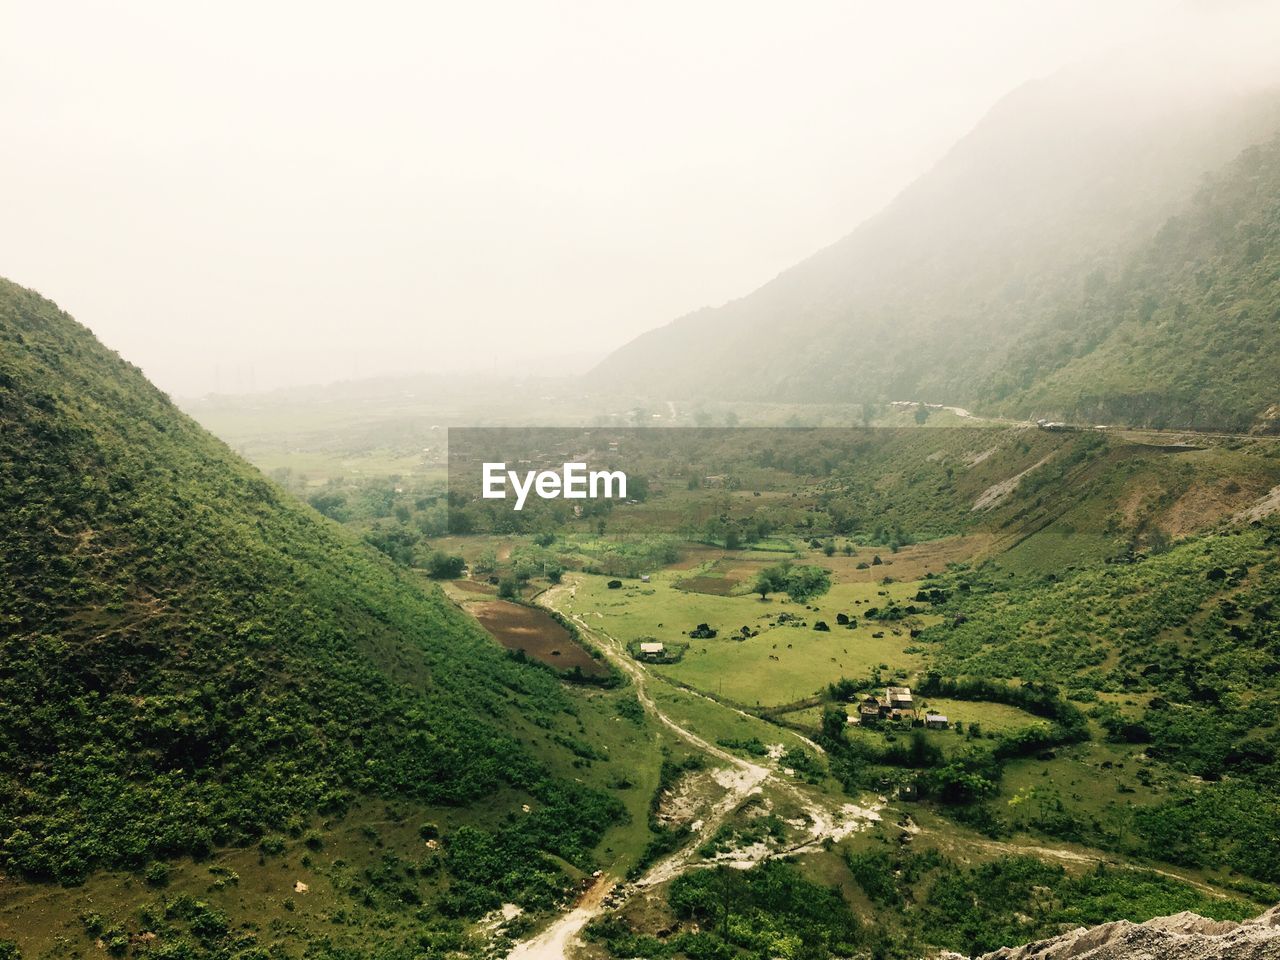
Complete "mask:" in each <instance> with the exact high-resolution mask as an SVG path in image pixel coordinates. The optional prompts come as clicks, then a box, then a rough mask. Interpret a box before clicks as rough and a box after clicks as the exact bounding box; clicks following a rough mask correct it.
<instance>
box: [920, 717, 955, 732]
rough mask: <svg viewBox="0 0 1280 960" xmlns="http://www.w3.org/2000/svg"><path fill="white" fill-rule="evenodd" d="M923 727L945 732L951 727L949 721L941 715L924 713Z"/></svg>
mask: <svg viewBox="0 0 1280 960" xmlns="http://www.w3.org/2000/svg"><path fill="white" fill-rule="evenodd" d="M924 725H925V726H926V727H928V728H929V729H930V730H945V729H947V727H949V726H950V725H951V721H949V720H948V719H947V718H946V715H945V714H941V713H926V714H925V715H924Z"/></svg>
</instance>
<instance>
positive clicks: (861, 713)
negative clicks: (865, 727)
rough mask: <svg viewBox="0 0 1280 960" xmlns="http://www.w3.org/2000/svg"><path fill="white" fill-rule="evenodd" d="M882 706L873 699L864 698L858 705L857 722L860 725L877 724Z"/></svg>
mask: <svg viewBox="0 0 1280 960" xmlns="http://www.w3.org/2000/svg"><path fill="white" fill-rule="evenodd" d="M881 706H882V704H881V703H880V701H879V700H877V699H876V698H875V697H866V698H864V699H863V701H862V702H861V703H860V704H858V721H859V722H860V723H878V722H879V720H880V709H881Z"/></svg>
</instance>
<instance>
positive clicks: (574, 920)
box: [507, 580, 879, 960]
mask: <svg viewBox="0 0 1280 960" xmlns="http://www.w3.org/2000/svg"><path fill="white" fill-rule="evenodd" d="M576 590H577V586H576V584H575V583H573V582H571V581H568V580H566V582H565V583H562V584H559V585H558V586H555V587H552V588H551V589H549V590H546V591H544V592H543V593H542V594H540V595H539V596H538V597H537V602H538V603H540V604H542V605H543V606H545V607H548V608H549V609H552V610H555V611H557V612H559V613H561V614H562V615H564V616H567V617H569V618H570V619H571V620H572V621H573V622H574V623H575V624H576V625H577V627H578V628H579V629H580V630H582V631H583V633H584V634H585V635H586V636H587V637H588V638H590V639H591V640H592V641H593V642H594V643H595V644H596V646H598V647H599V648H600V650H601V651H602V652H603V653H604V655H605V656H606V657H608V658H609V661H610V663H612V664H613V665H614V666H615V667H617V668H618V669H619V670H621V671H622V672H623V673H625V674H626V675H627V676H628V677H630V678H631V681H632V683H633V685H634V686H635V691H636V696H637V697H638V698H639V700H640V703H641V704H642V705H643V706H644V708H645V710H647V711H648V712H649V713H650V714H652V715H653V716H654V718H655V719H657V720H658V722H659V723H661V724H662V725H663V726H665V727H666V728H667V729H669V730H671V731H672V732H673V733H675V734H676V735H677V736H679V737H680V738H682V739H683V740H685V741H686V742H688V743H689V744H691V745H692V746H694V747H696V748H697V749H699V750H701V751H702V752H704V753H706V754H708V755H709V756H711V757H713V758H715V759H716V760H718V761H720V762H721V763H723V764H724V765H725V769H724V770H723V771H721V774H720V776H719V777H717V782H718V783H719V784H720V786H722V787H723V788H724V789H725V794H724V796H723V797H721V798H720V799H719V800H718V801H716V803H715V804H714V805H713V806H712V808H711V810H710V811H708V812H707V814H706V815H705V816H704V817H703V818H702V826H701V829H700V830H699V831H698V833H697V835H696V836H695V837H693V838H691V839H690V840H689V842H687V843H686V844H685V845H684V846H683V847H681V848H680V849H679V850H677V851H676V852H675V853H673V854H671V855H670V856H668V857H666V858H664V859H662V860H659V861H658V862H657V863H655V864H654V865H653V866H651V867H650V868H649V869H648V870H647V871H645V873H644V874H643V875H641V876H640V877H639V878H638V879H637V880H636V881H635V882H634V884H633V885H632V888H633V889H635V888H646V887H652V886H655V885H657V884H660V883H665V882H667V881H668V880H673V879H675V878H676V877H677V876H679V875H680V874H681V873H683V872H684V871H685V870H686V869H689V868H690V866H691V864H690V860H691V859H692V857H693V855H694V853H695V851H696V850H697V849H698V847H700V846H702V844H703V843H705V842H706V841H707V840H709V839H711V837H712V836H714V834H715V832H716V831H717V830H718V829H719V827H720V825H721V824H722V823H723V822H724V821H725V819H726V818H727V817H728V816H729V815H730V814H732V813H733V811H734V810H736V809H737V808H738V807H739V806H740V805H741V804H742V802H743V801H744V800H745V799H746V798H747V797H748V796H749V795H750V794H752V793H753V792H755V791H757V790H759V789H760V787H761V785H762V784H763V783H764V782H765V781H767V780H770V779H771V778H773V780H774V783H775V785H776V786H778V787H780V788H781V789H783V790H785V791H786V792H787V793H789V794H792V795H793V797H794V798H795V799H796V800H797V801H798V802H799V804H800V806H801V808H802V809H803V810H804V811H805V814H806V815H807V816H808V817H809V820H810V824H811V826H810V829H809V836H808V837H807V838H806V839H805V840H803V841H801V842H800V843H797V844H793V845H792V846H790V847H788V848H787V849H785V850H779V851H768V852H761V853H758V854H755V855H753V856H750V857H748V858H743V859H739V860H730V861H724V862H727V863H729V864H730V865H732V866H735V867H748V866H751V865H752V863H755V862H759V861H760V860H764V859H768V858H769V857H774V856H787V855H790V854H794V853H797V852H801V851H803V850H807V849H811V848H813V847H815V846H817V845H818V844H820V843H821V842H822V841H823V839H825V838H826V837H829V836H835V837H839V836H841V835H842V834H844V833H847V832H848V831H849V830H851V829H853V828H854V826H853V825H854V824H857V823H866V822H869V821H871V820H875V819H879V813H878V812H877V811H876V810H867V809H864V808H861V807H857V806H854V805H852V804H846V805H845V806H844V807H843V808H842V810H841V811H840V814H839V815H837V814H835V813H832V812H831V811H828V810H825V809H823V808H822V807H820V806H819V805H818V804H817V803H815V802H814V801H813V799H812V798H810V797H809V796H807V795H806V794H805V793H804V792H803V791H801V790H800V789H798V788H797V787H796V786H795V785H794V784H792V783H790V782H789V781H787V780H783V779H780V778H775V777H774V771H773V770H771V769H770V768H769V767H766V766H763V765H761V764H758V763H752V762H751V761H749V760H744V759H743V758H741V757H738V756H735V755H734V754H732V753H730V752H728V751H727V750H725V749H723V748H722V747H719V746H717V745H716V744H714V743H710V742H708V741H707V740H705V739H703V738H702V737H700V736H698V735H697V734H696V733H694V732H693V731H691V730H689V729H688V728H686V727H683V726H681V725H680V724H678V723H676V722H675V721H674V720H672V719H671V718H670V717H669V716H667V715H666V714H665V713H663V712H662V710H660V709H659V708H658V705H657V704H656V703H655V702H654V700H653V697H652V696H650V695H649V691H648V681H649V679H650V677H649V673H648V671H646V670H645V669H644V667H642V666H641V665H640V664H639V663H637V662H636V661H635V660H633V659H632V658H631V656H630V655H628V653H627V650H626V646H625V644H623V643H622V641H620V640H618V639H617V638H616V637H613V636H611V635H610V634H609V633H608V632H607V631H605V630H602V629H599V628H592V627H591V626H590V625H588V624H587V622H586V621H585V620H584V619H583V618H582V617H581V616H579V615H577V614H575V613H570V612H569V611H567V610H564V609H561V606H560V604H561V602H562V600H563V598H565V597H566V596H568V597H573V596H574V595H575V593H576ZM617 882H618V881H617V878H616V877H613V876H610V875H609V874H608V873H605V874H602V875H601V876H600V877H599V878H598V879H597V880H596V882H595V883H594V884H593V885H592V886H591V887H590V888H589V889H588V890H587V892H586V893H585V894H583V896H582V898H581V899H580V900H579V901H578V902H577V903H576V904H575V905H574V907H573V908H572V909H571V910H569V911H568V912H566V913H564V914H562V915H561V916H560V917H559V918H557V919H556V920H555V921H553V922H552V924H551V925H550V926H549V927H547V928H546V929H545V930H543V931H542V932H541V933H539V934H538V935H537V936H536V937H533V938H531V939H529V940H525V941H522V942H520V943H518V944H516V946H515V947H514V948H513V949H512V950H511V952H510V953H509V954H507V960H565V958H566V957H567V956H568V951H569V949H570V947H571V946H572V945H573V944H574V942H575V941H576V939H577V936H578V934H579V933H580V932H581V931H582V928H583V927H585V926H586V925H587V923H589V922H590V921H591V919H592V918H593V917H595V916H596V915H597V914H599V913H601V912H602V911H603V909H604V904H605V900H606V899H607V898H608V895H609V893H610V892H611V891H612V890H613V889H614V887H615V886H616V885H617Z"/></svg>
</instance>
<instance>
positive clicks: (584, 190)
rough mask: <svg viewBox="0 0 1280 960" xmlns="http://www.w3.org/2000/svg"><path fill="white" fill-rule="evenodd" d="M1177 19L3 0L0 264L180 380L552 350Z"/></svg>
mask: <svg viewBox="0 0 1280 960" xmlns="http://www.w3.org/2000/svg"><path fill="white" fill-rule="evenodd" d="M1210 6H1212V7H1213V9H1214V10H1221V9H1222V7H1223V5H1209V4H1205V5H1203V8H1201V7H1198V6H1197V7H1196V8H1195V9H1208V8H1209V7H1210ZM1225 6H1227V7H1228V8H1230V9H1232V10H1237V9H1243V8H1245V7H1249V6H1250V5H1248V4H1243V5H1242V4H1235V5H1232V4H1227V5H1225ZM1271 6H1272V7H1273V8H1274V7H1275V6H1276V4H1275V3H1272V4H1271ZM1175 13H1176V16H1178V17H1182V18H1183V19H1179V20H1177V21H1176V22H1177V23H1178V24H1179V26H1178V29H1194V23H1193V22H1191V21H1189V20H1186V19H1185V18H1186V17H1187V16H1191V15H1193V14H1188V12H1187V8H1186V5H1185V4H1184V3H1180V2H1173V0H1034V2H1031V0H1002V2H997V0H964V2H957V0H936V2H916V3H906V2H904V3H885V2H882V0H876V2H858V3H850V2H847V0H846V2H811V3H782V2H770V3H754V2H743V0H726V2H698V0H681V2H672V3H668V2H661V0H649V2H645V3H634V2H629V3H615V2H601V0H582V2H576V3H557V2H543V0H523V2H509V3H485V2H455V3H450V4H443V3H429V2H404V3H377V2H373V3H360V4H356V3H349V4H328V3H317V2H305V3H284V2H261V0H259V2H253V3H238V2H227V0H221V2H218V3H201V4H196V3H174V2H172V0H170V2H155V3H141V2H122V3H110V4H109V3H105V2H103V3H88V2H84V3H59V2H41V3H19V2H16V0H4V2H0V116H3V118H4V119H3V141H2V143H3V149H2V150H0V275H3V276H7V277H9V278H11V279H13V280H16V281H17V282H19V283H22V284H24V285H26V286H30V287H34V288H36V289H38V290H39V291H40V292H42V293H44V294H45V295H46V296H49V297H51V298H52V299H54V300H56V301H57V302H58V303H59V304H61V305H62V306H63V307H64V308H66V309H67V310H69V311H70V312H72V313H73V314H74V315H75V316H76V317H77V318H78V319H80V320H81V321H82V322H84V323H85V324H87V325H88V326H89V327H90V328H91V329H93V330H94V331H95V332H96V333H97V334H98V335H99V336H100V337H101V338H102V339H103V340H104V341H105V342H106V343H107V344H108V345H109V346H111V347H113V348H115V349H117V350H119V351H120V352H121V353H122V354H123V355H124V356H125V357H126V358H128V359H129V360H132V361H133V362H135V363H137V364H138V365H139V366H141V367H142V368H143V369H144V370H145V371H146V372H147V374H148V375H150V376H151V377H152V379H153V380H155V381H156V382H157V383H158V384H159V385H160V386H161V387H163V388H164V389H166V390H169V391H171V392H173V393H175V394H178V395H192V394H196V393H203V392H206V391H209V390H213V389H221V390H223V391H235V390H244V389H248V388H250V387H256V388H258V389H263V388H268V387H274V386H279V385H286V384H298V383H311V382H319V381H327V380H332V379H337V378H347V377H351V376H368V375H372V374H377V373H389V372H409V371H416V370H441V369H460V370H470V369H477V368H479V369H494V368H495V367H496V368H500V369H516V368H520V369H540V368H550V367H551V366H552V364H550V363H549V362H547V361H546V359H545V358H547V357H553V356H563V355H570V354H575V355H586V354H592V355H594V354H599V353H602V352H603V351H604V350H606V349H608V348H611V347H614V346H617V345H619V344H620V343H622V342H624V341H626V340H628V339H630V338H631V337H633V336H634V335H635V334H636V333H639V332H641V331H643V330H645V329H648V328H650V327H654V326H658V325H660V324H662V323H665V322H666V321H668V320H670V319H672V318H673V317H675V316H677V315H679V314H681V313H685V312H687V311H689V310H691V309H694V308H697V307H700V306H704V305H708V304H718V303H721V302H723V301H724V300H726V299H730V298H733V297H736V296H740V295H742V294H744V293H746V292H748V291H750V290H751V289H753V288H754V287H756V286H759V285H760V283H762V282H764V281H766V280H768V279H769V278H770V277H772V276H773V275H774V274H776V273H777V272H778V271H780V270H782V269H783V268H785V267H787V266H789V265H791V264H792V263H794V262H795V261H797V260H799V259H801V258H802V257H804V256H805V255H806V254H808V253H811V252H813V251H814V250H816V249H818V248H819V247H822V246H824V245H826V244H828V243H830V242H832V241H834V240H836V239H837V238H839V237H840V236H842V235H844V234H845V233H847V232H848V231H849V230H850V229H851V228H852V227H853V226H855V225H856V224H857V223H858V221H860V220H862V219H863V218H865V217H866V216H867V215H869V214H871V213H873V212H875V210H876V209H877V208H879V207H880V206H882V205H883V204H884V203H885V202H886V201H887V200H888V199H889V198H890V197H891V196H892V195H893V194H894V193H896V192H897V191H898V190H899V189H900V188H901V187H902V186H904V185H905V184H906V183H908V182H909V181H910V180H912V179H914V178H915V177H916V176H917V175H919V174H920V173H921V172H923V171H924V170H925V169H926V168H927V167H928V166H930V165H931V164H932V163H933V162H934V161H936V160H937V159H938V158H939V157H940V155H941V154H942V153H943V151H945V149H946V148H947V147H948V146H949V145H950V144H951V143H952V142H953V141H954V140H955V139H956V138H957V137H959V136H961V135H963V134H964V133H965V132H966V131H967V130H969V129H970V128H971V127H972V126H973V125H974V124H975V123H976V122H977V121H978V120H979V119H980V118H981V116H982V115H983V113H985V112H986V110H987V109H988V108H989V107H990V106H991V104H992V103H993V102H994V101H995V100H997V99H998V98H999V97H1001V96H1002V95H1003V94H1005V93H1006V92H1008V91H1009V90H1010V89H1011V88H1013V87H1014V86H1016V85H1017V84H1019V83H1020V82H1022V81H1024V80H1026V79H1029V78H1032V77H1036V76H1041V75H1045V74H1047V73H1050V72H1052V71H1053V70H1055V69H1057V68H1058V67H1060V66H1061V65H1063V64H1066V63H1071V62H1075V61H1078V60H1081V59H1084V58H1087V57H1090V56H1093V55H1095V54H1097V53H1099V52H1101V51H1103V50H1106V49H1108V48H1110V47H1112V46H1114V45H1116V44H1121V43H1131V42H1133V41H1134V40H1135V39H1136V38H1139V37H1141V36H1142V35H1143V34H1144V33H1145V32H1147V31H1150V30H1152V29H1155V28H1156V26H1157V25H1160V26H1164V27H1166V28H1167V27H1168V25H1169V24H1170V23H1171V22H1174V18H1175ZM540 359H541V362H540Z"/></svg>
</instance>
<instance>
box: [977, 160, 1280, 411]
mask: <svg viewBox="0 0 1280 960" xmlns="http://www.w3.org/2000/svg"><path fill="white" fill-rule="evenodd" d="M1063 320H1064V322H1062V323H1061V324H1059V325H1057V326H1055V327H1053V328H1047V329H1045V330H1043V331H1040V332H1038V333H1034V334H1032V335H1029V336H1027V337H1026V338H1025V339H1024V340H1023V342H1021V343H1019V344H1018V346H1017V347H1016V348H1015V349H1014V350H1013V351H1011V353H1010V356H1009V359H1008V362H1007V365H1006V367H1007V371H1008V372H1007V374H1006V376H1005V377H1003V378H1002V379H1000V380H997V381H996V382H994V383H992V384H991V385H990V386H989V387H988V388H987V389H986V390H985V391H983V393H982V395H981V396H982V399H983V400H984V401H991V402H992V403H993V405H994V406H996V407H997V408H1000V409H1004V410H1007V411H1009V412H1016V413H1033V414H1036V415H1047V416H1050V417H1056V416H1064V417H1070V418H1073V419H1077V420H1080V419H1082V420H1087V421H1094V422H1099V421H1101V422H1113V421H1119V422H1127V423H1139V424H1150V425H1153V426H1170V425H1173V426H1193V427H1228V428H1236V429H1249V428H1250V427H1253V426H1255V425H1257V426H1260V427H1262V428H1264V429H1268V430H1274V429H1275V428H1276V426H1277V425H1278V424H1280V408H1276V407H1275V405H1276V404H1277V403H1280V387H1277V384H1280V139H1272V140H1270V141H1269V142H1267V143H1264V144H1261V145H1259V146H1255V147H1250V148H1248V149H1247V150H1245V151H1244V153H1243V154H1242V155H1241V156H1240V157H1239V158H1238V159H1237V160H1236V161H1235V162H1234V163H1232V164H1231V165H1230V166H1229V167H1228V168H1227V169H1226V170H1224V171H1222V172H1221V173H1219V174H1217V175H1215V176H1214V177H1212V178H1210V179H1209V180H1208V182H1206V183H1205V185H1204V186H1203V187H1201V188H1200V190H1199V191H1197V193H1196V195H1195V198H1194V200H1192V202H1191V203H1189V204H1187V206H1186V209H1185V210H1184V211H1183V212H1181V213H1180V214H1179V215H1177V216H1175V217H1172V218H1171V219H1170V220H1169V221H1168V222H1167V223H1166V224H1165V225H1164V227H1162V228H1161V229H1160V231H1159V233H1157V234H1156V236H1155V239H1154V240H1153V241H1152V242H1151V243H1150V244H1149V245H1148V246H1147V247H1146V248H1144V249H1143V251H1142V252H1141V253H1140V254H1139V255H1138V256H1136V257H1134V258H1133V259H1132V260H1131V261H1129V262H1128V263H1127V264H1126V265H1125V267H1124V269H1123V270H1120V271H1111V273H1110V274H1109V275H1107V279H1106V280H1105V281H1103V280H1101V277H1100V278H1099V281H1098V282H1097V283H1095V284H1092V285H1091V288H1090V289H1089V290H1088V291H1087V292H1086V293H1085V294H1084V295H1082V296H1081V297H1080V298H1079V300H1078V301H1077V303H1076V306H1075V309H1074V311H1072V312H1071V313H1070V314H1068V315H1064V317H1063ZM1011 387H1013V388H1015V391H1014V392H1013V393H1012V395H1011V396H1008V397H1007V398H1005V396H1004V395H1005V394H1006V392H1007V391H1009V390H1010V388H1011ZM1016 388H1020V389H1016Z"/></svg>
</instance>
